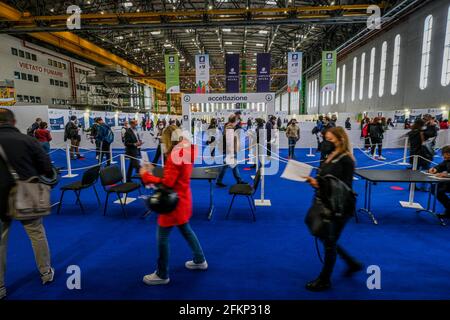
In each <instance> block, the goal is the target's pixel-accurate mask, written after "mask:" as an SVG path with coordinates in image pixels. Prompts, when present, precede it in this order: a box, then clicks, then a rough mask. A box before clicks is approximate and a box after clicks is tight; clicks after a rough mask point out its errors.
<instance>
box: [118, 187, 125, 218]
mask: <svg viewBox="0 0 450 320" xmlns="http://www.w3.org/2000/svg"><path fill="white" fill-rule="evenodd" d="M116 194H117V198H119V202H120V206H121V207H122V212H123V215H124V216H125V217H126V216H127V213H126V211H125V208H124V207H123V202H122V198H121V197H120V193H118V192H117V193H116Z"/></svg>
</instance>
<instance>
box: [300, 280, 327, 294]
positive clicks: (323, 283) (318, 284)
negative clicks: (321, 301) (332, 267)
mask: <svg viewBox="0 0 450 320" xmlns="http://www.w3.org/2000/svg"><path fill="white" fill-rule="evenodd" d="M305 288H306V290H309V291H314V292H320V291H325V290H328V289H330V288H331V282H330V280H324V279H322V278H320V277H319V278H317V279H316V280H313V281H310V282H308V283H307V284H306V286H305Z"/></svg>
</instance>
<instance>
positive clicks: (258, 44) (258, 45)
mask: <svg viewBox="0 0 450 320" xmlns="http://www.w3.org/2000/svg"><path fill="white" fill-rule="evenodd" d="M256 46H257V47H264V45H263V44H262V43H257V44H256Z"/></svg>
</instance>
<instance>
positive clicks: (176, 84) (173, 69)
mask: <svg viewBox="0 0 450 320" xmlns="http://www.w3.org/2000/svg"><path fill="white" fill-rule="evenodd" d="M164 62H165V68H166V88H167V91H166V93H180V62H179V61H178V55H176V54H166V55H165V56H164Z"/></svg>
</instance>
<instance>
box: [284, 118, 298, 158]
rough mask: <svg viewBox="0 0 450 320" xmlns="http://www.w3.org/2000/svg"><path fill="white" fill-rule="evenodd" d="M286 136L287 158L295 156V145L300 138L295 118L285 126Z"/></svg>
mask: <svg viewBox="0 0 450 320" xmlns="http://www.w3.org/2000/svg"><path fill="white" fill-rule="evenodd" d="M286 137H287V138H288V145H289V154H288V158H289V159H294V158H295V155H294V153H295V145H296V144H297V142H298V140H300V128H299V126H298V125H297V120H295V119H292V120H291V121H290V122H289V123H288V125H287V128H286Z"/></svg>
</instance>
